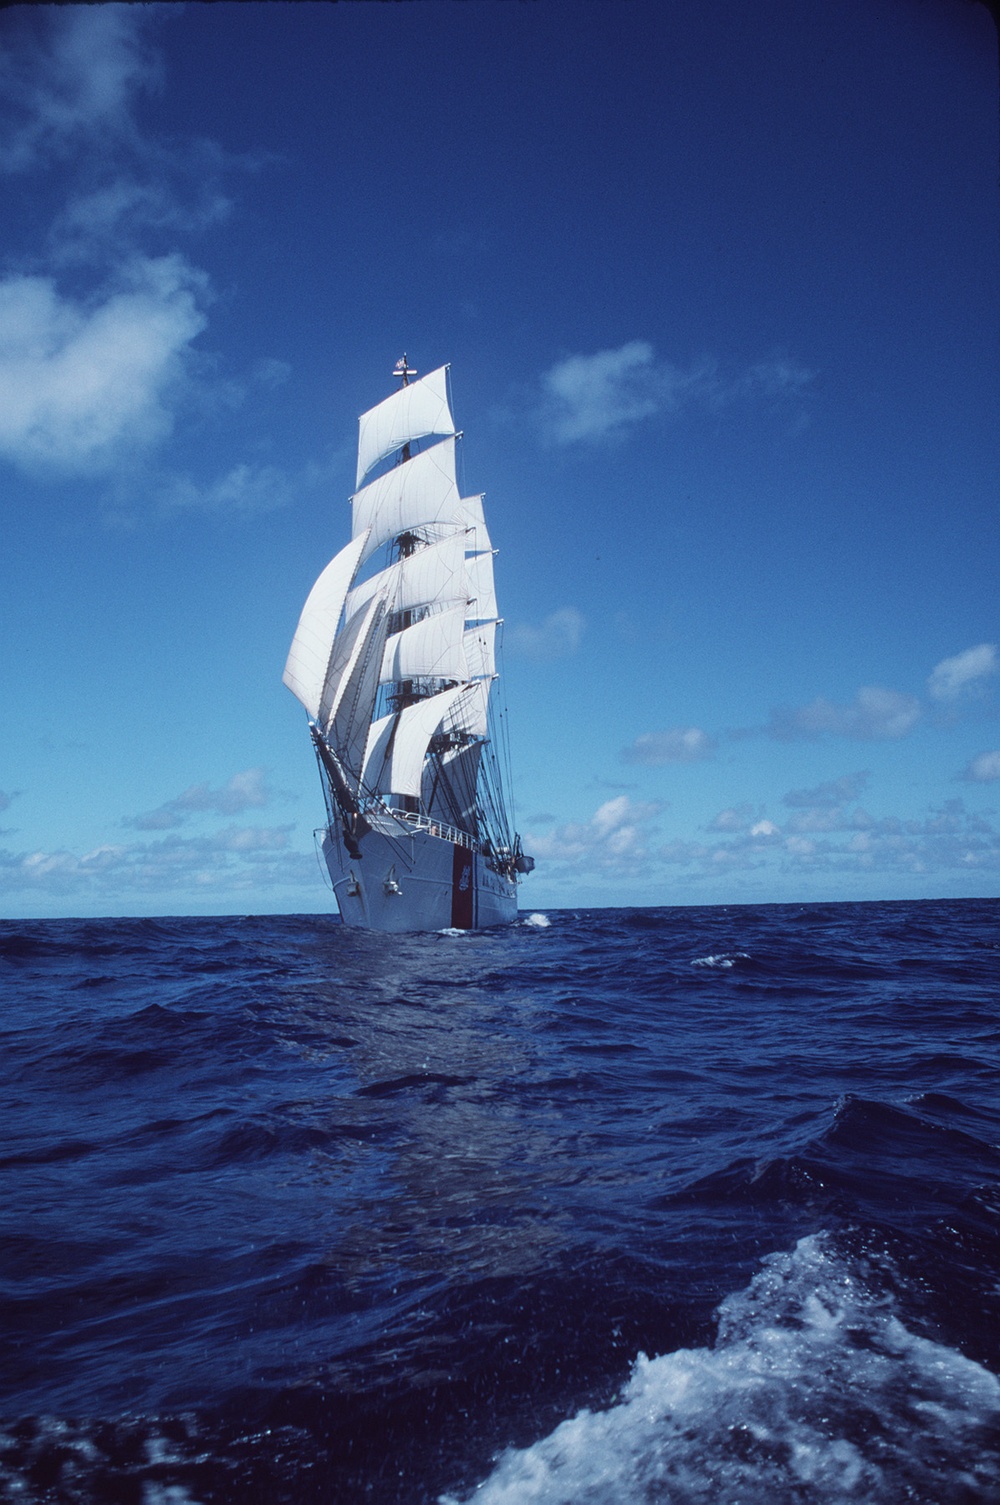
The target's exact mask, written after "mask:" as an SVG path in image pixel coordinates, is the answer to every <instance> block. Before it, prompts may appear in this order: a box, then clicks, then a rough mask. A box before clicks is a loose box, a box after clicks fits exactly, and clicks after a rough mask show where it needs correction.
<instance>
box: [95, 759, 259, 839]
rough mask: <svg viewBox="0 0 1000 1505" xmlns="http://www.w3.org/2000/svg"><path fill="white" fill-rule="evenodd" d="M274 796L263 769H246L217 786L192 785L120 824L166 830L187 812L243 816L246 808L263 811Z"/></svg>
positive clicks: (185, 817) (206, 784)
mask: <svg viewBox="0 0 1000 1505" xmlns="http://www.w3.org/2000/svg"><path fill="white" fill-rule="evenodd" d="M273 797H274V796H273V792H272V791H271V790H270V789H269V788H268V785H267V779H266V773H265V770H264V769H263V768H247V769H244V771H243V772H242V773H234V774H233V776H232V778H230V779H228V780H227V781H226V783H225V784H222V785H220V786H219V787H218V788H217V789H213V788H212V786H211V785H210V784H208V783H207V782H206V783H202V784H192V785H191V786H190V787H189V788H187V789H185V790H184V791H183V793H181V794H179V795H178V796H177V798H176V799H172V800H167V801H165V803H164V804H162V805H158V806H157V808H156V809H155V810H149V811H147V812H146V813H145V814H144V815H133V816H128V817H127V818H126V819H125V821H124V822H123V824H124V825H126V826H130V827H131V828H132V829H134V830H136V831H167V830H170V829H172V828H173V827H175V826H179V825H182V824H183V822H184V821H185V820H186V819H187V817H188V816H189V815H196V814H197V815H203V814H213V815H242V814H243V812H244V811H245V810H263V809H264V808H265V807H266V806H267V805H269V804H270V803H271V800H272V799H273Z"/></svg>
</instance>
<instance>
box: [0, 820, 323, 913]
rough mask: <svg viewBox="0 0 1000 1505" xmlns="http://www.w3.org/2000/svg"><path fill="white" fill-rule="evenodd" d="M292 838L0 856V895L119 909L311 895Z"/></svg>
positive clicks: (237, 829)
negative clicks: (144, 902)
mask: <svg viewBox="0 0 1000 1505" xmlns="http://www.w3.org/2000/svg"><path fill="white" fill-rule="evenodd" d="M291 831H292V827H291V826H228V827H226V829H225V830H222V831H219V832H216V833H215V834H214V835H210V836H195V837H181V836H176V835H171V836H167V837H164V838H163V839H162V840H161V841H153V842H142V841H136V842H122V843H110V842H109V843H103V844H101V845H100V846H97V847H95V848H93V849H92V850H91V851H89V852H86V853H85V854H84V855H83V856H82V857H81V856H77V855H76V854H75V853H73V852H69V851H65V850H63V851H56V852H46V851H36V852H25V853H12V852H9V851H0V892H5V893H8V894H26V893H29V892H32V891H35V892H45V893H48V894H56V895H60V896H62V897H70V896H75V897H77V898H80V899H86V898H88V897H93V898H94V899H97V898H100V899H102V900H103V901H106V902H111V903H113V904H116V905H117V904H120V902H121V899H122V896H123V895H143V896H145V895H157V894H164V895H165V894H170V893H179V892H183V893H187V894H191V893H195V892H215V893H218V894H220V895H223V896H224V895H227V894H246V893H248V892H252V891H253V890H261V889H268V888H273V887H295V888H305V889H314V888H315V886H316V881H317V877H316V862H315V858H314V857H313V856H312V855H311V854H310V855H308V856H307V855H305V854H302V853H299V852H295V851H293V850H291V849H290V843H289V835H290V832H291Z"/></svg>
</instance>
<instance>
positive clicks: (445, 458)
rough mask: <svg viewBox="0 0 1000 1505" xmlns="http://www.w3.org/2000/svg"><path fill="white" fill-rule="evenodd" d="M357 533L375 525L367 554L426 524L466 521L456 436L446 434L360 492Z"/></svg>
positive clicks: (364, 555) (356, 500)
mask: <svg viewBox="0 0 1000 1505" xmlns="http://www.w3.org/2000/svg"><path fill="white" fill-rule="evenodd" d="M352 501H353V503H354V524H353V534H354V537H355V538H357V537H359V535H360V534H362V533H364V532H365V530H366V529H367V530H370V531H369V537H368V542H367V544H366V545H365V547H364V551H363V553H362V556H361V557H362V560H364V559H367V558H368V557H369V555H370V554H373V553H374V552H375V550H376V549H377V548H378V547H379V545H380V544H384V543H388V541H389V539H390V538H398V537H399V535H400V534H401V533H409V532H411V531H414V530H419V529H420V528H421V527H422V526H429V525H433V524H442V523H444V524H451V525H452V526H454V527H459V526H460V525H461V524H462V523H463V520H464V519H463V515H462V500H461V497H460V496H459V494H458V483H457V481H456V479H455V440H454V438H451V439H443V440H442V441H441V443H440V444H435V445H433V446H432V448H430V449H425V450H423V451H422V452H421V453H420V454H419V455H414V457H413V459H412V460H406V461H405V462H404V463H403V464H402V465H397V466H396V467H395V469H393V470H389V471H387V472H386V474H385V475H384V476H379V477H378V479H377V480H375V481H372V482H371V484H370V485H368V486H364V487H362V489H361V490H360V491H357V492H355V494H354V496H353V498H352Z"/></svg>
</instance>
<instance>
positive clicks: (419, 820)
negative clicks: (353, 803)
mask: <svg viewBox="0 0 1000 1505" xmlns="http://www.w3.org/2000/svg"><path fill="white" fill-rule="evenodd" d="M364 813H365V814H366V815H388V816H391V817H392V819H393V820H402V821H405V822H406V824H407V825H408V826H412V827H413V829H414V830H415V831H426V832H427V833H428V834H429V835H430V836H440V838H441V840H442V841H451V842H454V844H455V846H459V847H468V848H469V849H470V851H475V850H476V847H477V845H478V843H477V842H476V840H475V838H474V837H472V836H470V835H469V833H468V831H460V830H459V828H458V826H447V825H445V823H444V822H443V821H440V820H435V819H434V818H433V816H430V815H420V814H419V813H418V812H417V811H415V810H397V809H395V808H393V807H392V806H390V805H386V804H383V803H382V801H381V800H373V801H372V802H371V803H370V804H369V805H368V806H367V808H366V810H365V812H364Z"/></svg>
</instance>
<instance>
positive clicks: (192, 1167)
mask: <svg viewBox="0 0 1000 1505" xmlns="http://www.w3.org/2000/svg"><path fill="white" fill-rule="evenodd" d="M998 922H1000V902H998V901H995V900H981V901H955V902H950V901H949V902H935V903H930V902H928V903H903V904H857V905H854V904H844V905H829V906H820V905H810V906H766V907H760V908H746V907H739V908H730V909H725V908H711V909H707V908H706V909H663V910H648V909H647V910H594V911H588V912H579V913H571V912H560V911H553V912H551V913H550V914H549V915H547V916H523V917H522V920H521V922H520V923H519V924H518V925H517V926H514V927H512V928H511V929H509V930H506V931H502V932H493V933H486V934H479V935H456V934H441V935H431V936H420V937H405V936H404V937H385V936H381V937H378V936H367V935H364V934H362V933H359V932H351V931H348V930H346V929H344V928H342V927H341V926H340V925H339V924H337V923H336V922H334V921H333V920H330V919H325V918H316V917H293V918H289V917H279V918H252V919H219V920H210V919H209V920H206V919H178V920H101V921H44V922H43V921H39V922H16V923H14V922H7V923H2V924H0V989H2V997H3V1007H2V1010H0V1078H2V1094H0V1103H2V1113H3V1124H4V1132H3V1135H2V1137H0V1222H2V1224H3V1228H2V1246H0V1247H2V1253H0V1280H2V1284H0V1338H2V1342H3V1350H4V1355H5V1357H4V1359H3V1362H2V1364H0V1498H3V1499H9V1500H17V1501H26V1502H35V1501H37V1502H42V1501H46V1502H47V1501H116V1502H117V1501H121V1502H130V1501H135V1502H141V1505H190V1502H204V1505H208V1502H213V1501H248V1502H252V1501H258V1500H259V1501H274V1502H285V1501H287V1502H290V1505H291V1502H295V1505H299V1502H302V1505H311V1502H321V1501H322V1502H335V1501H341V1500H345V1501H346V1500H350V1501H355V1500H366V1501H373V1502H377V1505H382V1502H384V1505H396V1502H400V1505H402V1502H413V1505H423V1502H433V1501H438V1500H445V1501H463V1502H464V1501H466V1500H469V1499H471V1498H475V1499H476V1500H477V1501H482V1502H484V1505H485V1502H490V1505H493V1502H500V1501H502V1502H510V1505H521V1502H525V1505H527V1502H532V1501H540V1502H541V1501H544V1502H549V1505H555V1502H565V1505H572V1502H579V1505H584V1502H586V1505H590V1502H593V1505H611V1502H615V1505H619V1502H633V1501H634V1502H671V1505H691V1502H699V1505H700V1502H705V1505H709V1502H711V1505H737V1502H740V1505H757V1502H760V1505H765V1502H766V1505H785V1502H789V1505H791V1502H795V1505H806V1502H812V1501H817V1502H820V1501H822V1502H839V1501H869V1502H885V1505H896V1502H898V1501H907V1502H927V1505H951V1502H970V1505H971V1502H997V1505H1000V1384H998V1381H997V1378H996V1376H997V1375H998V1374H1000V1176H998V1172H1000V1149H998V1144H1000V1086H998V1082H1000V1076H998V1067H1000V976H998V964H1000V928H998Z"/></svg>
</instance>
